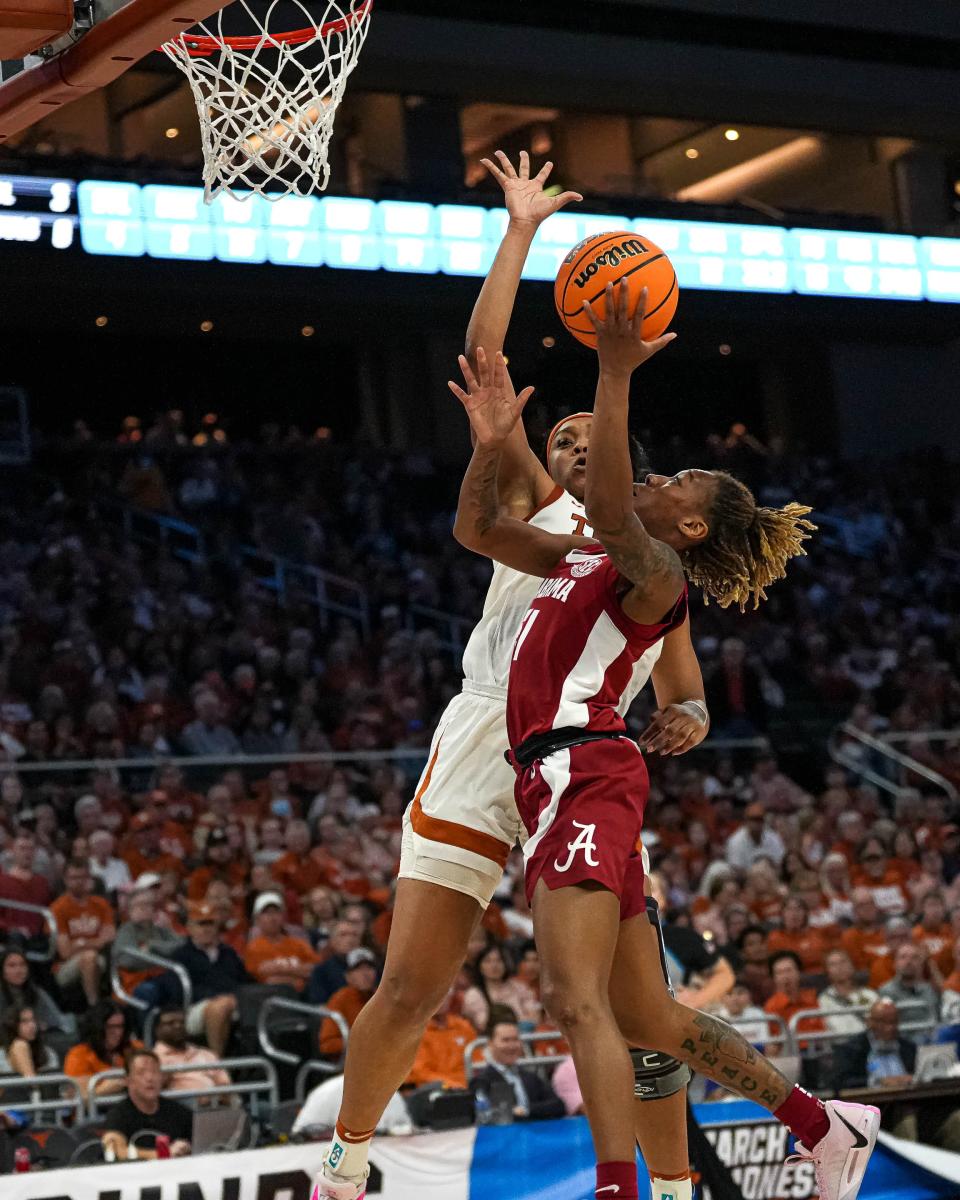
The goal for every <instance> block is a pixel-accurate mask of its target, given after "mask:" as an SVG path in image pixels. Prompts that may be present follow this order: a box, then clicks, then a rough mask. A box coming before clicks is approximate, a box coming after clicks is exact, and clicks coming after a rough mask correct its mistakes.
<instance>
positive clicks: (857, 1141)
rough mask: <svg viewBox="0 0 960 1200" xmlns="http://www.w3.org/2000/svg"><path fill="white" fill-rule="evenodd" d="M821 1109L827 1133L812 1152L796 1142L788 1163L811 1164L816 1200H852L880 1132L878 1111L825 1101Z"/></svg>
mask: <svg viewBox="0 0 960 1200" xmlns="http://www.w3.org/2000/svg"><path fill="white" fill-rule="evenodd" d="M824 1108H825V1109H826V1112H827V1116H828V1117H829V1119H830V1128H829V1130H828V1131H827V1132H826V1133H825V1134H824V1135H823V1137H822V1138H821V1139H820V1141H819V1142H817V1144H816V1145H815V1146H814V1148H813V1149H812V1150H808V1149H807V1148H806V1146H804V1145H803V1143H802V1142H800V1141H798V1142H797V1143H796V1150H795V1153H794V1154H793V1155H792V1156H791V1159H792V1160H793V1161H800V1160H802V1161H805V1162H812V1163H813V1165H814V1169H815V1171H816V1175H817V1187H818V1188H819V1191H820V1200H856V1196H857V1192H859V1191H860V1184H861V1183H862V1182H863V1176H864V1173H865V1172H866V1169H867V1163H868V1162H869V1161H870V1155H871V1154H872V1153H873V1148H874V1146H875V1145H876V1143H877V1134H878V1133H879V1132H880V1110H879V1109H878V1108H873V1107H871V1106H869V1105H866V1104H847V1103H845V1102H844V1101H843V1100H828V1101H827V1102H826V1104H824ZM788 1161H790V1160H789V1159H788Z"/></svg>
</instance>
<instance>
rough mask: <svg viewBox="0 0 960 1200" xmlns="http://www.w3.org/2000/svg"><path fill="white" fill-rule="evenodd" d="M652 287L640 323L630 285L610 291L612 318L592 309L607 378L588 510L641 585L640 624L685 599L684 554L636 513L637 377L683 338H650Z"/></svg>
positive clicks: (635, 602)
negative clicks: (633, 390)
mask: <svg viewBox="0 0 960 1200" xmlns="http://www.w3.org/2000/svg"><path fill="white" fill-rule="evenodd" d="M645 302H646V288H644V290H643V292H642V293H641V296H640V301H639V303H638V304H637V311H636V313H635V314H634V317H633V319H632V320H631V319H630V317H629V316H628V315H627V314H628V312H629V305H630V293H629V287H628V285H627V283H626V281H623V282H621V283H620V284H618V285H617V292H616V294H615V292H614V288H613V285H612V284H608V285H607V291H606V316H605V317H604V318H600V317H598V316H597V314H596V313H595V312H594V311H593V309H592V308H591V306H590V303H589V301H584V310H585V311H586V313H587V315H588V317H589V318H590V320H591V322H592V323H593V327H594V329H596V331H597V351H598V354H599V359H600V377H599V380H598V382H597V398H596V402H595V404H594V409H593V425H592V427H591V431H590V453H589V454H588V455H587V478H586V488H585V492H584V508H585V509H586V514H587V520H588V521H589V523H590V524H591V525H592V526H593V531H594V534H595V535H596V537H597V538H598V539H599V540H600V542H601V543H602V544H603V548H604V549H605V550H606V551H607V553H608V554H609V555H610V557H611V559H612V560H613V562H614V563H615V564H616V567H617V569H618V570H619V571H620V572H621V574H622V575H624V576H625V577H626V578H627V579H629V580H630V582H631V583H632V584H633V588H632V589H631V590H630V592H629V593H628V594H627V596H626V597H625V598H624V601H623V607H624V611H625V612H626V613H627V615H628V616H630V617H632V618H633V619H634V620H637V621H641V622H645V623H654V622H657V621H659V620H660V618H661V617H662V616H663V614H664V613H665V612H667V611H668V609H669V608H670V605H671V604H673V602H674V601H675V600H676V599H677V595H678V593H679V591H680V588H681V587H682V586H683V578H684V576H683V568H682V566H681V564H680V558H679V556H678V555H677V553H676V551H674V550H672V549H671V548H670V547H669V546H667V545H665V544H664V543H663V542H660V541H657V540H656V539H655V538H652V537H650V535H649V534H648V533H647V531H646V530H645V529H644V527H643V525H642V524H641V522H640V520H639V518H638V517H637V515H636V513H635V512H634V509H633V486H634V480H633V467H632V465H631V462H630V443H629V431H628V423H627V417H628V412H629V407H630V377H631V375H632V374H633V372H634V371H635V370H636V368H637V367H638V366H639V365H640V364H641V363H643V362H646V360H647V359H648V358H650V357H652V356H653V355H654V354H656V353H657V351H658V350H662V349H663V347H664V346H666V345H668V344H669V343H670V342H671V341H673V338H674V337H675V336H676V335H675V334H672V333H666V334H664V335H663V336H662V337H659V338H657V339H656V340H655V341H653V342H645V341H644V340H643V334H642V327H643V313H644V305H645Z"/></svg>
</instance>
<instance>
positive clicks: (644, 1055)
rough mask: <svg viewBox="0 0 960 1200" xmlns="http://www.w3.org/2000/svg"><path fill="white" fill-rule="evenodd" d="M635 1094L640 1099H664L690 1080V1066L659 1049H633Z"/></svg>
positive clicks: (631, 1055) (631, 1054)
mask: <svg viewBox="0 0 960 1200" xmlns="http://www.w3.org/2000/svg"><path fill="white" fill-rule="evenodd" d="M630 1057H631V1059H632V1060H633V1094H634V1095H635V1096H636V1097H637V1099H638V1100H664V1099H666V1097H667V1096H673V1095H674V1094H675V1093H676V1092H679V1091H680V1089H681V1088H684V1087H686V1086H687V1084H688V1083H689V1082H690V1068H689V1067H688V1066H687V1065H686V1064H685V1063H682V1062H678V1061H677V1060H676V1059H675V1058H671V1057H670V1055H669V1054H663V1053H661V1051H659V1050H631V1051H630Z"/></svg>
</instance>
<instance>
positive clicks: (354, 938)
mask: <svg viewBox="0 0 960 1200" xmlns="http://www.w3.org/2000/svg"><path fill="white" fill-rule="evenodd" d="M360 940H361V934H360V931H359V930H358V929H357V927H356V925H354V924H353V923H352V922H350V921H337V923H336V924H335V925H334V927H333V929H332V930H331V932H330V937H329V938H328V939H327V944H326V946H324V948H323V957H322V959H321V961H320V963H319V965H318V966H316V967H314V969H313V972H312V974H311V975H310V982H309V983H308V984H307V1000H308V1001H309V1003H310V1004H326V1002H327V1001H328V1000H329V999H330V997H331V996H332V995H333V994H334V992H336V991H339V989H340V988H342V987H346V983H347V955H348V954H349V953H350V951H351V950H356V948H357V947H358V946H359V945H360Z"/></svg>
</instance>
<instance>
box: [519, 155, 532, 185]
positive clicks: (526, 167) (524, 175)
mask: <svg viewBox="0 0 960 1200" xmlns="http://www.w3.org/2000/svg"><path fill="white" fill-rule="evenodd" d="M520 178H521V179H529V178H530V155H529V154H528V153H527V152H526V150H521V151H520Z"/></svg>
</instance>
